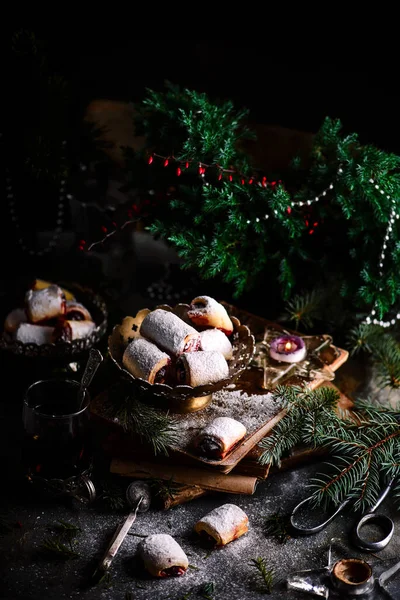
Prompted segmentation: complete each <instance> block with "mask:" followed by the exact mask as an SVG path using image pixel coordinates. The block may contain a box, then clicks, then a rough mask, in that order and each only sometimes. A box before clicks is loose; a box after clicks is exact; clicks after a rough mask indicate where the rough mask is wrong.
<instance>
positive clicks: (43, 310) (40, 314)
mask: <svg viewBox="0 0 400 600" xmlns="http://www.w3.org/2000/svg"><path fill="white" fill-rule="evenodd" d="M25 304H26V314H27V315H28V321H29V322H30V323H40V322H41V321H49V320H50V319H53V318H57V317H60V316H62V315H64V314H65V310H66V300H65V296H64V292H63V291H62V289H61V288H60V287H58V285H50V286H49V287H47V288H44V289H42V290H37V291H34V290H29V291H28V292H27V293H26V294H25Z"/></svg>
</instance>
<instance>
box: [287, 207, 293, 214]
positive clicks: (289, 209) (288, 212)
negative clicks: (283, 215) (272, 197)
mask: <svg viewBox="0 0 400 600" xmlns="http://www.w3.org/2000/svg"><path fill="white" fill-rule="evenodd" d="M286 212H287V214H288V215H290V213H291V212H292V209H291V208H290V206H288V207H287V209H286Z"/></svg>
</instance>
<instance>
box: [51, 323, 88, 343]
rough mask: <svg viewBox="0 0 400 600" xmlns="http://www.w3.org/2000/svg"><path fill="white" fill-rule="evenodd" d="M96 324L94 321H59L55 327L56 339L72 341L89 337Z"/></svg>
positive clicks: (58, 340)
mask: <svg viewBox="0 0 400 600" xmlns="http://www.w3.org/2000/svg"><path fill="white" fill-rule="evenodd" d="M95 327H96V325H95V324H94V322H93V321H59V322H58V324H57V325H56V327H55V328H54V340H55V341H57V342H72V341H73V340H80V339H82V338H85V337H88V335H90V334H91V333H92V331H93V330H94V328H95Z"/></svg>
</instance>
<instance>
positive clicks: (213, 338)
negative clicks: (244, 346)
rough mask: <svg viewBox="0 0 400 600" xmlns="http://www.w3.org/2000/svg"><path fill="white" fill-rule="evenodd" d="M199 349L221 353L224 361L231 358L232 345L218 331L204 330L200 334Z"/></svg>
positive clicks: (223, 334)
mask: <svg viewBox="0 0 400 600" xmlns="http://www.w3.org/2000/svg"><path fill="white" fill-rule="evenodd" d="M200 347H201V350H205V351H212V350H214V351H216V352H221V354H223V355H224V357H225V358H226V360H229V359H230V358H232V344H231V343H230V341H229V340H228V338H227V336H226V335H225V333H223V332H222V331H220V330H219V329H205V330H204V331H201V332H200Z"/></svg>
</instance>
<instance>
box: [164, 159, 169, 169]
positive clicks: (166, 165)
mask: <svg viewBox="0 0 400 600" xmlns="http://www.w3.org/2000/svg"><path fill="white" fill-rule="evenodd" d="M168 163H169V160H168V158H166V159H165V160H164V167H168Z"/></svg>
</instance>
